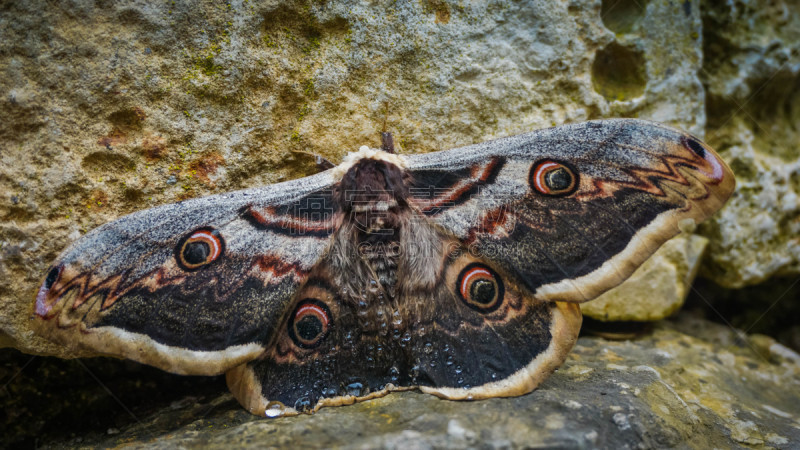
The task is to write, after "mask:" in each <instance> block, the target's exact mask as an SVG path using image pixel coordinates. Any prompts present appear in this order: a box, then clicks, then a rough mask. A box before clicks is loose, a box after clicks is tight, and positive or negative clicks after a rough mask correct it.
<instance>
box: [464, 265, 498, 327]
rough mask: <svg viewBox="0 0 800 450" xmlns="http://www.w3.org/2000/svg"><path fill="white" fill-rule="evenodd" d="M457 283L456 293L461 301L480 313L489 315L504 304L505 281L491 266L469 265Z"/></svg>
mask: <svg viewBox="0 0 800 450" xmlns="http://www.w3.org/2000/svg"><path fill="white" fill-rule="evenodd" d="M457 283H458V285H457V286H456V292H458V294H459V296H460V297H461V300H462V301H463V302H464V303H465V304H466V305H467V306H469V307H470V308H472V309H474V310H476V311H478V312H481V313H484V314H488V313H490V312H493V311H495V310H497V308H499V307H500V305H502V304H503V296H504V295H505V287H504V286H503V280H502V279H501V278H500V276H499V275H497V272H495V271H494V270H492V269H491V268H489V266H486V265H484V264H480V263H472V264H469V265H468V266H467V267H465V268H464V270H462V271H461V273H460V274H459V275H458V281H457Z"/></svg>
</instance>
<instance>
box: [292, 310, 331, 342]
mask: <svg viewBox="0 0 800 450" xmlns="http://www.w3.org/2000/svg"><path fill="white" fill-rule="evenodd" d="M331 325H332V324H331V310H330V309H328V305H326V304H325V303H323V302H322V301H320V300H317V299H315V298H307V299H304V300H302V301H301V302H300V303H298V304H297V307H296V308H295V309H294V312H293V313H292V316H291V319H290V322H289V337H291V338H292V341H294V343H295V344H296V345H297V346H298V347H300V348H306V349H309V348H314V347H316V346H318V345H319V344H320V343H322V341H323V340H324V339H325V336H327V335H328V332H329V331H330V329H331Z"/></svg>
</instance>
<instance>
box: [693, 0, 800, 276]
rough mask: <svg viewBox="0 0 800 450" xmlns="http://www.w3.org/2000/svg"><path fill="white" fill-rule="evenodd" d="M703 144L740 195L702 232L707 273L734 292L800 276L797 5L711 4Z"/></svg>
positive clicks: (706, 24)
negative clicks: (724, 164)
mask: <svg viewBox="0 0 800 450" xmlns="http://www.w3.org/2000/svg"><path fill="white" fill-rule="evenodd" d="M701 7H702V11H703V35H704V42H703V53H704V62H703V68H702V70H701V71H700V74H701V78H702V80H703V84H704V85H705V86H706V96H707V110H706V114H707V116H708V124H707V129H706V139H707V140H708V143H709V144H711V146H712V147H714V148H715V149H717V150H718V151H720V153H721V154H722V156H723V157H724V158H725V159H726V160H727V161H728V163H729V164H730V166H731V168H732V169H733V171H734V172H735V173H736V183H737V189H736V192H735V193H734V195H733V197H732V198H731V199H730V200H729V201H728V204H727V205H726V207H725V208H724V209H723V210H722V212H721V213H720V214H718V215H717V216H716V217H715V218H714V219H713V220H711V221H709V222H708V223H707V224H705V225H704V226H703V227H702V228H701V231H702V232H703V233H704V234H706V235H707V236H709V237H710V238H711V243H710V248H709V253H708V254H709V261H708V264H707V265H706V267H705V268H704V270H703V275H705V276H706V277H710V278H712V279H713V280H714V281H716V282H717V283H719V284H721V285H723V286H727V287H732V288H738V287H742V286H747V285H753V284H756V283H760V282H762V281H765V280H767V279H769V278H770V277H772V276H775V275H784V276H797V275H798V273H800V3H798V2H796V1H790V0H787V1H782V0H778V1H732V2H716V1H706V2H703V4H702V6H701Z"/></svg>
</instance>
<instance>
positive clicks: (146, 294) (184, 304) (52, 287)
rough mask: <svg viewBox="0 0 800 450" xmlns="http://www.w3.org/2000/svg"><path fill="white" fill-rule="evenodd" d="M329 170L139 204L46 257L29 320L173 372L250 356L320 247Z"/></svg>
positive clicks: (43, 330) (48, 332)
mask: <svg viewBox="0 0 800 450" xmlns="http://www.w3.org/2000/svg"><path fill="white" fill-rule="evenodd" d="M333 182H334V180H333V179H332V178H331V177H330V174H319V175H317V176H313V177H309V178H306V179H303V180H295V181H290V182H287V183H283V184H278V185H272V186H269V187H265V188H257V189H251V190H246V191H239V192H232V193H228V194H222V195H217V196H211V197H204V198H199V199H193V200H187V201H185V202H181V203H177V204H173V205H165V206H162V207H158V208H154V209H150V210H144V211H140V212H137V213H134V214H132V215H129V216H126V217H123V218H121V219H118V220H116V221H114V222H111V223H108V224H106V225H103V226H101V227H99V228H97V229H95V230H92V231H91V232H90V233H88V234H87V235H85V236H83V237H82V238H81V239H79V240H78V241H76V242H75V243H74V244H73V245H71V246H70V247H69V248H67V249H66V250H65V251H64V253H62V255H61V256H60V257H59V258H58V260H56V261H55V262H54V264H53V266H52V267H51V270H50V271H49V273H48V275H47V276H46V277H45V280H44V282H43V283H42V286H41V288H40V290H39V293H38V294H37V297H36V300H35V302H34V305H33V314H32V325H33V328H34V329H35V330H37V331H38V332H39V333H40V334H42V335H44V336H46V337H48V338H50V339H51V340H54V341H57V342H59V343H61V344H64V345H66V346H68V347H72V348H78V349H86V350H90V351H94V352H98V353H103V354H108V355H113V356H119V357H126V358H130V359H133V360H136V361H139V362H143V363H147V364H150V365H153V366H156V367H159V368H161V369H164V370H168V371H171V372H174V373H181V374H198V375H213V374H219V373H222V372H224V371H226V370H228V369H230V368H231V367H234V366H237V365H239V364H242V363H244V362H246V361H249V360H252V359H254V358H256V357H257V356H258V355H259V354H260V353H261V352H263V349H264V347H265V346H266V345H268V343H269V340H270V338H271V335H272V333H273V331H274V328H275V327H276V326H277V325H276V324H277V323H279V321H280V320H281V318H282V316H283V315H284V314H285V311H284V308H286V307H287V306H286V305H287V304H288V302H289V301H290V300H291V299H292V298H293V296H294V294H295V291H296V289H297V286H299V285H300V284H301V283H302V282H303V281H304V280H305V276H306V274H307V273H308V272H309V271H310V270H311V268H312V267H313V266H314V264H315V262H316V261H317V260H318V259H319V258H320V257H321V255H322V254H323V253H324V252H325V249H326V248H327V246H328V244H329V238H328V236H329V235H330V233H331V232H332V231H331V230H332V227H333V225H332V222H333V220H334V217H333V216H334V214H333V211H332V206H331V205H330V202H329V201H328V200H329V195H330V187H331V185H332V184H333Z"/></svg>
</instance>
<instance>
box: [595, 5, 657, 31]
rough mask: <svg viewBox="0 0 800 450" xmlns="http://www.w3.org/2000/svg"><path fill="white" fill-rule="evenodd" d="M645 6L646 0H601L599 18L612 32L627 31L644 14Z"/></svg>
mask: <svg viewBox="0 0 800 450" xmlns="http://www.w3.org/2000/svg"><path fill="white" fill-rule="evenodd" d="M646 8H647V1H646V0H603V4H602V6H601V7H600V18H601V19H602V20H603V25H605V26H606V28H608V29H609V30H611V31H613V32H614V33H627V32H629V31H631V29H632V28H633V26H634V25H636V22H638V21H639V19H641V18H642V16H644V11H645V9H646Z"/></svg>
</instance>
